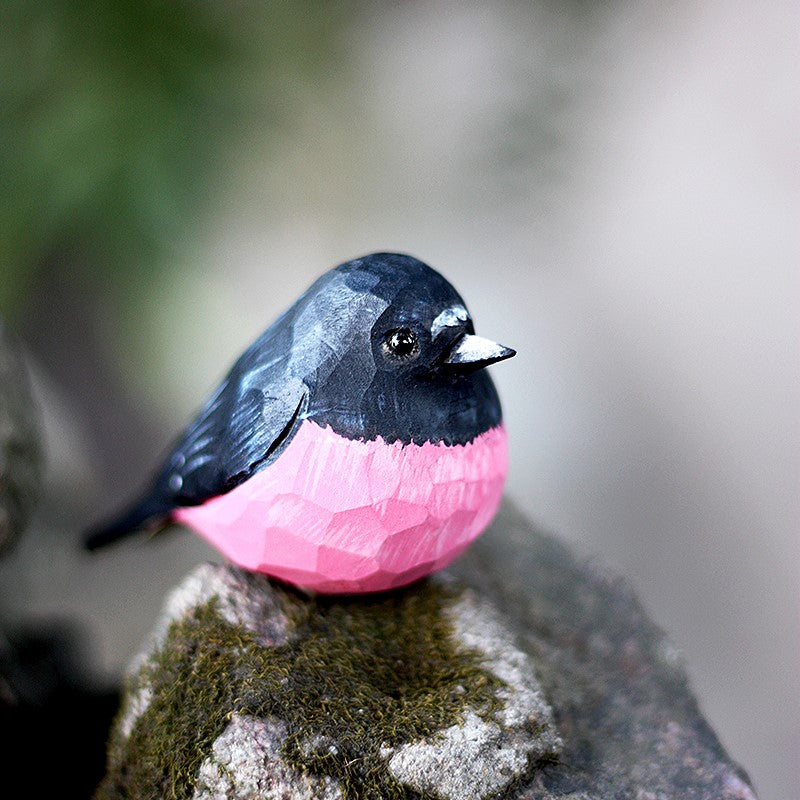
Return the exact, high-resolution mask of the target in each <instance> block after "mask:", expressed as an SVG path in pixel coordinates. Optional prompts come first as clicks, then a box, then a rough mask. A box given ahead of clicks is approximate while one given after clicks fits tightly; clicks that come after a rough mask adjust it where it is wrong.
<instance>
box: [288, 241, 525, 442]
mask: <svg viewBox="0 0 800 800" xmlns="http://www.w3.org/2000/svg"><path fill="white" fill-rule="evenodd" d="M292 326H293V329H294V331H293V332H294V337H293V338H294V344H293V350H294V353H295V355H294V356H293V360H294V362H295V364H294V366H295V370H294V371H295V374H296V375H297V376H298V377H300V378H301V379H302V380H303V381H304V383H306V385H307V386H308V387H309V404H308V407H307V409H306V411H305V412H304V416H306V417H308V418H310V419H313V420H314V421H315V422H317V423H319V424H320V425H323V426H324V425H330V426H331V427H332V428H333V429H334V430H335V431H337V432H338V433H341V434H343V435H345V436H348V437H350V438H365V439H374V438H376V437H377V436H381V437H382V438H383V439H385V440H386V441H389V442H392V441H397V440H399V441H401V442H403V443H406V444H407V443H409V442H411V441H414V442H417V443H422V442H425V441H433V442H438V441H443V442H445V443H447V444H463V443H466V442H469V441H472V440H473V439H474V438H475V437H476V436H477V435H478V434H480V433H483V432H484V431H486V430H488V429H489V428H492V427H495V426H497V425H499V424H500V421H501V411H500V403H499V400H498V398H497V392H496V391H495V388H494V385H493V384H492V380H491V378H490V377H489V375H488V374H487V373H486V372H485V370H483V367H485V366H487V365H488V364H491V363H493V362H495V361H501V360H502V359H505V358H509V357H510V356H512V355H514V351H513V350H510V349H509V348H506V347H503V346H501V345H498V344H496V343H495V342H492V341H490V340H488V339H483V338H482V337H479V336H475V331H474V327H473V324H472V320H471V318H470V316H469V312H468V311H467V309H466V306H465V304H464V301H463V300H462V299H461V297H460V295H459V294H458V293H457V292H456V290H455V289H454V288H453V287H452V286H451V285H450V284H449V283H448V282H447V281H446V280H445V279H444V278H443V277H442V276H441V275H440V274H439V273H438V272H436V271H435V270H433V269H431V268H430V267H429V266H428V265H427V264H423V263H422V262H421V261H418V260H417V259H415V258H412V257H411V256H407V255H401V254H397V253H374V254H372V255H369V256H365V257H363V258H359V259H356V260H354V261H349V262H347V263H346V264H342V265H341V266H339V267H336V268H335V269H333V270H331V271H330V272H329V273H327V274H326V275H324V276H323V277H322V278H320V280H319V281H317V283H315V284H314V286H312V287H311V289H309V291H308V292H307V293H306V294H305V295H304V297H303V298H301V300H300V301H299V302H298V306H297V307H296V313H295V314H294V315H293V320H292Z"/></svg>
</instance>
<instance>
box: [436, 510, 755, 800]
mask: <svg viewBox="0 0 800 800" xmlns="http://www.w3.org/2000/svg"><path fill="white" fill-rule="evenodd" d="M451 574H453V575H454V576H456V577H457V578H460V579H461V580H463V581H464V582H465V583H467V584H468V585H470V586H471V587H472V588H473V589H474V590H475V591H476V592H478V593H479V594H480V595H481V596H485V597H490V598H491V599H492V601H493V602H494V603H495V604H496V605H497V606H498V607H499V608H500V610H501V612H502V613H503V614H504V615H505V619H506V621H507V624H508V625H509V626H510V627H511V628H512V630H513V631H514V632H515V633H516V634H517V636H518V637H519V639H518V641H519V643H520V645H521V647H522V649H523V650H524V651H525V652H526V653H527V654H528V655H529V656H530V657H531V658H532V659H533V661H534V663H535V664H536V669H537V674H538V676H539V679H540V681H541V683H542V686H543V688H544V692H545V696H546V697H547V699H548V701H549V702H550V704H551V705H552V707H553V710H554V713H555V718H556V726H557V728H558V731H559V733H560V735H561V737H562V739H563V742H564V747H563V750H562V752H561V755H560V757H559V761H558V764H555V765H552V766H548V767H545V768H544V769H542V770H539V771H538V772H537V773H536V774H535V775H533V776H532V778H531V779H530V781H528V782H527V783H525V784H524V785H521V786H519V787H518V789H517V791H516V793H515V794H514V795H513V797H514V798H516V799H517V800H534V798H536V800H551V798H570V799H571V800H579V798H580V800H584V798H585V799H586V800H588V798H592V800H598V799H599V798H615V800H622V799H623V798H624V799H625V800H627V798H631V800H674V799H677V798H680V799H681V800H701V799H702V800H753V799H754V798H755V796H756V795H755V792H754V791H753V789H752V787H751V786H750V783H749V780H748V778H747V776H746V774H745V773H744V772H743V771H742V770H741V768H739V767H738V766H737V765H735V764H734V763H732V762H731V760H730V759H729V758H728V756H727V754H726V753H725V751H724V749H723V748H722V746H721V744H720V743H719V740H718V739H717V737H716V736H715V734H714V732H713V731H712V730H711V728H710V727H709V726H708V724H707V723H706V721H705V720H704V719H703V717H702V715H701V714H700V711H699V709H698V707H697V702H696V700H695V698H694V696H693V695H692V692H691V689H690V687H689V685H688V681H687V677H686V672H685V670H684V666H683V663H682V660H681V657H680V654H679V652H678V651H677V650H676V648H675V646H674V645H673V644H672V643H671V642H670V641H669V639H668V638H667V637H666V636H665V635H664V633H663V631H661V630H660V629H659V628H658V627H657V626H656V625H654V624H653V622H651V621H650V620H649V619H648V617H647V615H646V613H645V612H644V609H643V608H642V606H641V604H640V603H639V601H638V600H637V599H636V597H635V595H634V594H633V592H632V590H631V588H630V586H629V585H628V584H627V583H626V582H625V581H624V580H623V579H621V578H620V577H618V576H616V575H613V574H610V573H609V572H608V571H607V570H606V569H604V568H602V567H600V566H597V565H594V564H592V563H584V562H581V561H578V560H576V558H575V557H574V556H573V555H572V553H571V552H570V551H569V549H568V548H567V547H566V546H565V545H564V544H563V543H561V542H559V541H558V540H557V539H555V538H553V537H550V536H547V535H543V534H542V533H541V532H539V531H537V530H536V529H535V528H534V527H533V526H532V525H531V523H530V521H528V520H527V519H526V518H525V517H523V516H522V515H521V514H520V513H519V512H518V511H517V510H516V509H514V508H513V506H511V505H510V504H508V503H506V504H505V505H504V506H503V508H502V510H501V513H500V515H499V516H498V518H497V519H496V520H495V522H494V523H493V525H492V529H491V530H490V531H488V532H487V533H486V534H485V535H484V536H483V537H481V538H480V539H478V540H477V542H476V543H475V544H474V545H473V546H472V547H471V548H470V549H469V550H468V551H467V553H466V554H465V555H464V556H463V557H462V558H461V559H459V561H458V562H457V563H456V564H454V565H453V567H452V569H451Z"/></svg>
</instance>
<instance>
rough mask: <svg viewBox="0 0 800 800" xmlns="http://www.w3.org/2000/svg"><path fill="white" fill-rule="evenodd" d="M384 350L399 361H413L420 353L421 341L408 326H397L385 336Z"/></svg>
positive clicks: (385, 353)
mask: <svg viewBox="0 0 800 800" xmlns="http://www.w3.org/2000/svg"><path fill="white" fill-rule="evenodd" d="M383 352H384V355H387V356H390V357H391V358H393V359H396V360H397V361H413V360H414V359H415V358H416V357H417V356H418V355H419V341H418V340H417V337H416V334H415V333H414V332H413V331H411V330H409V329H408V328H396V329H395V330H391V331H389V332H388V333H387V334H386V336H384V337H383Z"/></svg>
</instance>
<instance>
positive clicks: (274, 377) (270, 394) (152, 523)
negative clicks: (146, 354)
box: [86, 316, 308, 549]
mask: <svg viewBox="0 0 800 800" xmlns="http://www.w3.org/2000/svg"><path fill="white" fill-rule="evenodd" d="M291 342H292V330H291V325H290V324H289V320H287V318H286V316H284V317H282V318H281V319H280V320H278V322H276V323H275V325H273V326H272V327H271V328H270V329H269V330H268V331H267V332H266V333H265V334H264V335H263V336H262V337H261V338H260V339H258V340H257V341H256V342H254V343H253V345H252V346H251V347H250V348H248V350H247V351H245V353H244V354H243V355H242V357H241V358H240V359H239V360H238V361H237V362H236V364H235V365H234V367H233V368H232V369H231V371H230V373H229V374H228V375H227V377H226V378H225V380H224V381H223V382H222V383H221V384H220V386H219V388H218V389H217V391H216V392H214V394H213V395H212V396H211V397H210V398H209V400H208V401H207V402H206V404H205V406H204V407H203V409H202V410H201V412H200V413H199V414H198V416H197V417H196V418H195V420H194V421H193V422H192V423H191V424H190V425H189V427H188V428H187V429H186V431H185V432H184V433H183V435H182V436H181V437H180V439H179V440H178V442H177V444H176V445H175V447H174V448H173V450H172V451H171V453H170V455H169V456H168V457H167V459H166V461H165V463H164V465H163V467H162V468H161V470H160V471H159V472H158V474H157V475H156V477H155V479H154V480H153V482H152V484H151V486H150V488H149V490H148V491H147V492H146V493H145V494H144V496H143V497H142V499H141V500H140V501H139V502H137V503H136V504H134V505H133V506H132V507H131V508H130V509H129V510H128V511H126V512H125V513H124V514H122V515H121V516H120V517H118V518H116V519H115V520H113V521H112V522H110V523H108V524H106V525H103V526H101V527H99V528H97V529H95V530H93V531H92V532H90V534H89V536H88V538H87V540H86V545H87V547H88V548H89V549H96V548H98V547H102V546H103V545H105V544H109V543H110V542H113V541H115V540H116V539H119V538H122V537H123V536H125V535H127V534H128V533H130V532H133V531H134V530H137V529H140V528H145V527H148V528H150V527H160V526H162V525H163V524H164V523H165V522H166V521H168V518H169V515H170V514H171V512H172V511H173V510H174V509H175V508H176V507H178V506H187V505H198V504H200V503H203V502H204V501H206V500H208V499H209V498H211V497H216V496H217V495H220V494H224V493H225V492H228V491H230V490H231V489H233V488H234V487H236V486H238V485H239V484H240V483H242V482H243V481H245V480H247V478H249V477H250V476H251V475H252V474H253V473H254V472H256V471H258V470H259V469H261V468H262V467H263V466H265V465H266V464H268V463H269V462H270V461H271V460H273V459H274V458H276V457H277V456H278V455H279V454H280V452H281V450H282V448H283V447H284V446H285V445H286V444H287V443H288V442H289V440H290V439H291V437H292V435H293V433H294V431H295V430H296V428H297V426H298V425H299V423H300V421H301V419H302V414H303V410H304V408H305V407H306V404H307V398H308V389H307V387H306V385H305V384H304V383H303V381H302V380H301V379H300V378H297V377H295V376H293V375H292V374H291V372H290V367H289V350H290V347H291Z"/></svg>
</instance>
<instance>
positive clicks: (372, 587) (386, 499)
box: [173, 421, 508, 594]
mask: <svg viewBox="0 0 800 800" xmlns="http://www.w3.org/2000/svg"><path fill="white" fill-rule="evenodd" d="M507 461H508V457H507V445H506V434H505V431H504V429H503V427H502V426H500V427H496V428H492V429H490V430H488V431H486V432H485V433H483V434H481V435H480V436H478V437H476V438H475V440H474V441H472V442H469V443H467V444H465V445H453V446H448V445H445V444H443V443H441V442H440V443H436V444H434V443H431V442H425V443H423V444H421V445H418V444H414V443H411V444H406V445H403V444H401V443H400V442H395V443H393V444H387V443H386V442H384V441H383V439H381V438H380V437H379V438H377V439H375V440H372V441H354V440H350V439H346V438H344V437H342V436H340V435H339V434H337V433H335V432H334V431H333V430H331V429H330V428H328V427H326V428H321V427H320V426H318V425H316V424H315V423H313V422H310V421H305V422H304V423H303V424H302V425H301V426H300V428H299V430H298V431H297V433H296V434H295V436H294V438H293V439H292V441H291V443H290V444H289V446H288V447H287V448H286V450H285V451H284V452H283V453H282V454H281V457H280V459H279V466H278V464H277V463H276V464H275V465H270V466H268V467H266V468H265V469H263V470H261V471H260V472H258V473H256V474H255V475H254V476H253V477H252V478H250V479H249V480H248V481H246V482H245V483H243V484H241V485H240V486H238V487H236V488H235V489H233V490H232V491H230V492H228V493H227V494H224V495H222V496H220V497H216V498H213V499H212V500H209V501H207V502H206V503H204V504H203V505H200V506H191V507H187V508H180V509H176V510H175V512H174V514H173V516H174V518H175V520H176V521H178V522H181V523H184V524H186V525H188V526H190V527H192V528H194V529H195V530H196V531H198V532H199V533H200V534H201V535H202V536H203V537H205V538H206V539H207V540H208V541H209V542H210V543H211V544H212V545H214V546H215V547H216V548H218V549H219V550H220V551H222V552H223V553H224V554H225V555H226V556H227V557H228V558H230V559H231V561H233V562H234V563H236V564H238V565H239V566H242V567H245V568H247V569H250V570H255V571H258V572H265V573H267V574H269V575H272V576H274V577H277V578H280V579H282V580H286V581H289V582H290V583H294V584H296V585H298V586H302V587H304V588H307V589H312V590H315V591H318V592H324V593H330V594H336V593H344V592H374V591H382V590H386V589H392V588H395V587H397V586H403V585H405V584H407V583H410V582H411V581H414V580H416V579H418V578H421V577H423V576H424V575H427V574H429V573H431V572H433V571H435V570H438V569H441V568H442V567H444V566H446V565H447V564H449V563H450V562H451V561H452V560H453V559H454V558H455V557H456V556H457V555H459V553H461V552H462V551H463V550H464V549H465V548H466V547H467V545H469V543H470V542H471V541H472V540H473V539H475V537H477V536H478V535H479V534H480V533H481V532H482V531H483V530H484V529H485V528H486V526H487V525H488V524H489V522H490V521H491V520H492V517H493V516H494V514H495V512H496V510H497V507H498V505H499V503H500V498H501V495H502V491H503V484H504V481H505V476H506V470H507Z"/></svg>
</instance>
